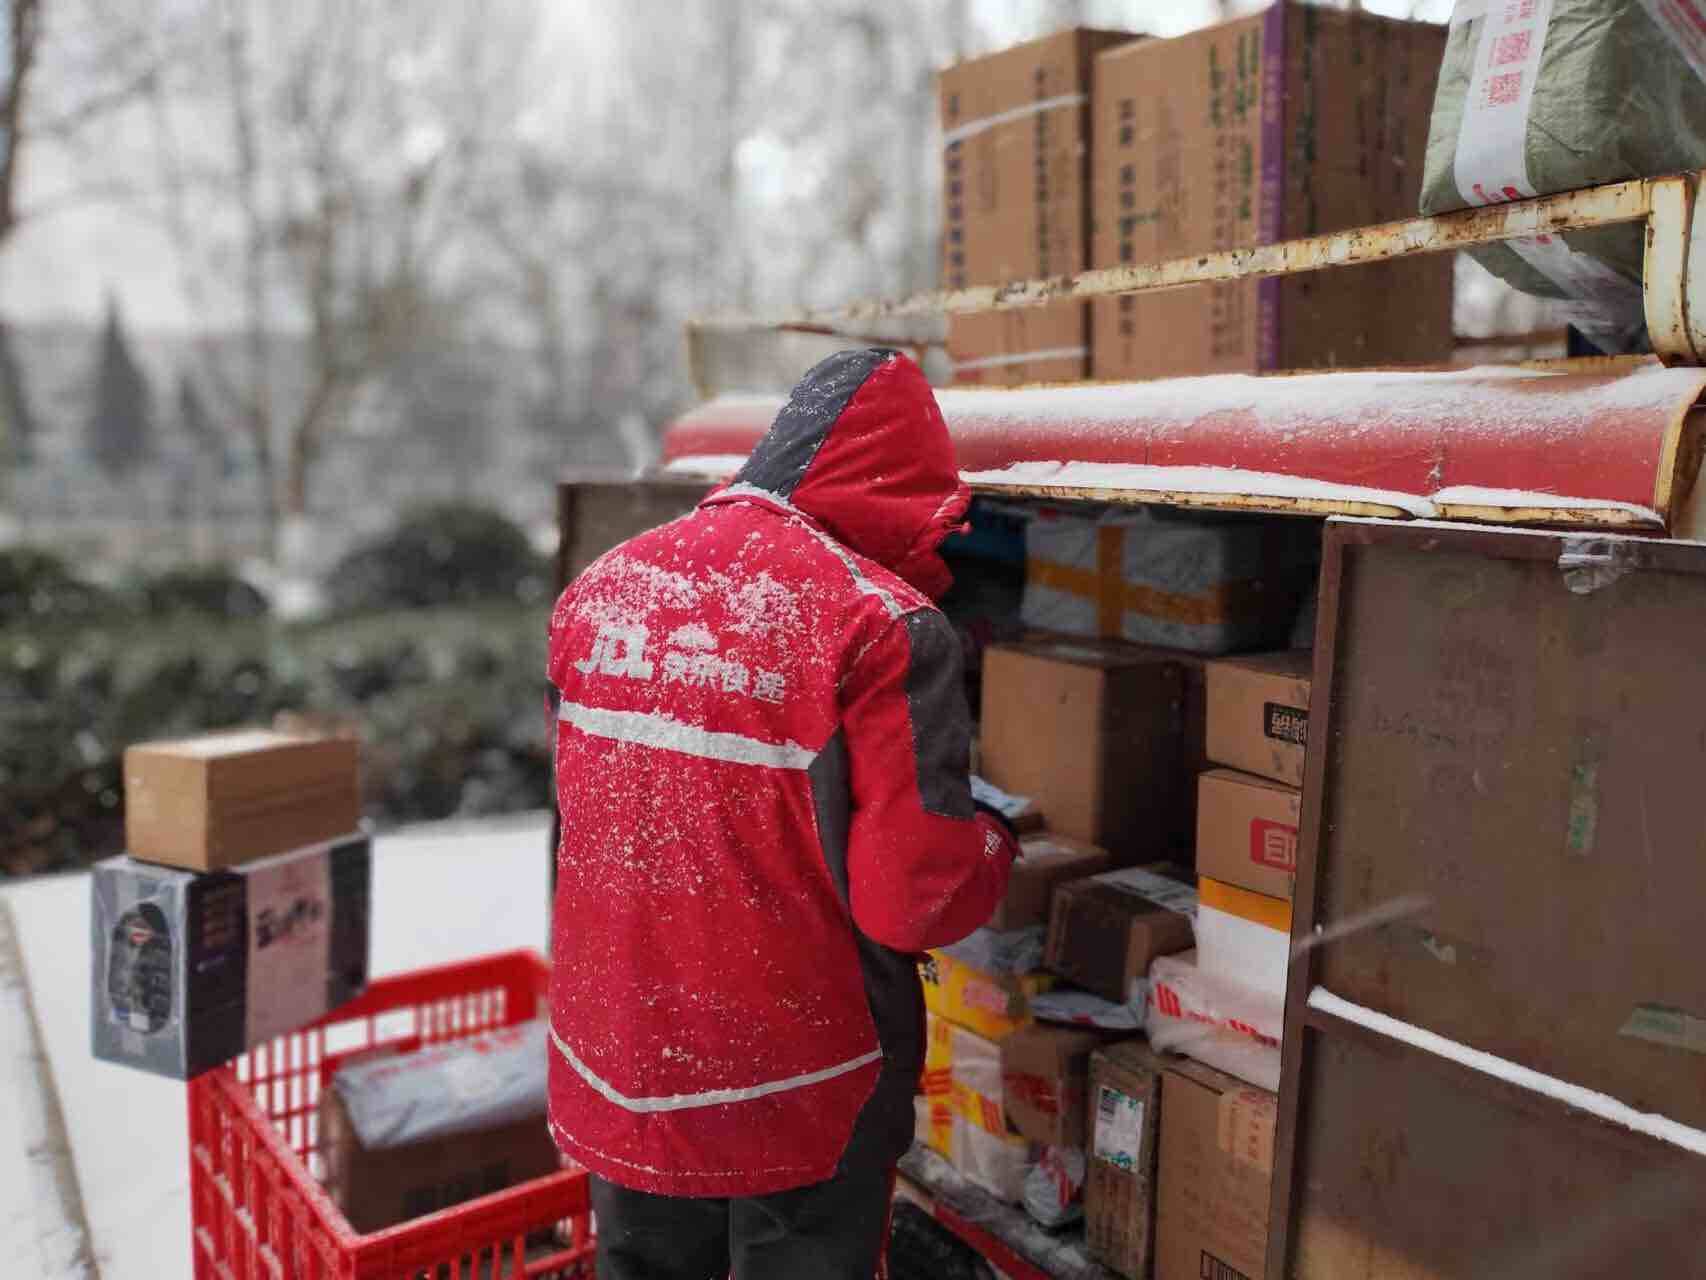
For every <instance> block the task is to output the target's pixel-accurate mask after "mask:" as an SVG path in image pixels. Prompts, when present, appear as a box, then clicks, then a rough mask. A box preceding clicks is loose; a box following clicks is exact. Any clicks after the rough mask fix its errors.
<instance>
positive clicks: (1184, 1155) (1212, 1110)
mask: <svg viewBox="0 0 1706 1280" xmlns="http://www.w3.org/2000/svg"><path fill="white" fill-rule="evenodd" d="M1278 1118H1279V1099H1278V1098H1277V1097H1275V1095H1273V1094H1271V1093H1268V1092H1267V1091H1266V1090H1263V1089H1253V1088H1251V1087H1250V1086H1249V1085H1246V1084H1244V1083H1242V1082H1241V1081H1238V1080H1235V1079H1234V1078H1233V1077H1231V1076H1229V1075H1225V1074H1223V1073H1222V1072H1219V1071H1216V1070H1214V1069H1213V1068H1212V1067H1205V1066H1203V1065H1202V1064H1201V1063H1197V1062H1190V1061H1183V1060H1175V1061H1172V1062H1170V1063H1169V1065H1168V1067H1167V1071H1166V1074H1165V1076H1164V1077H1163V1079H1162V1082H1161V1166H1160V1180H1159V1188H1160V1196H1159V1202H1158V1210H1157V1214H1156V1225H1155V1280H1200V1277H1203V1276H1214V1277H1217V1280H1235V1278H1236V1277H1246V1278H1247V1280H1263V1277H1264V1276H1265V1275H1266V1263H1267V1256H1266V1255H1267V1248H1268V1191H1269V1183H1270V1182H1271V1181H1272V1178H1273V1170H1274V1131H1275V1128H1276V1125H1277V1121H1278Z"/></svg>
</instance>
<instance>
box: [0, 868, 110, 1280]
mask: <svg viewBox="0 0 1706 1280" xmlns="http://www.w3.org/2000/svg"><path fill="white" fill-rule="evenodd" d="M0 1256H4V1257H5V1258H6V1260H7V1273H8V1274H16V1275H29V1276H34V1277H37V1280H84V1278H85V1277H88V1276H90V1275H91V1274H92V1272H91V1269H90V1261H91V1260H90V1256H89V1239H88V1234H87V1232H86V1231H85V1230H84V1226H83V1211H82V1206H81V1205H80V1204H79V1203H78V1201H77V1195H76V1179H75V1177H74V1175H73V1174H72V1171H71V1153H70V1151H69V1150H68V1149H67V1147H66V1143H65V1130H64V1127H63V1125H62V1124H61V1123H60V1115H59V1107H58V1104H57V1102H56V1100H55V1099H54V1096H53V1089H52V1076H51V1074H50V1073H49V1071H48V1066H47V1061H46V1059H45V1058H44V1057H43V1056H42V1053H41V1045H40V1040H39V1038H38V1036H37V1035H36V1028H35V1021H34V1019H33V1017H32V1015H31V1011H30V1002H29V993H28V989H27V987H26V986H25V981H24V967H23V956H22V955H21V953H20V952H19V951H18V948H17V937H16V933H15V932H14V930H13V928H12V915H11V912H10V911H9V910H8V909H7V907H6V902H5V900H4V899H3V898H0Z"/></svg>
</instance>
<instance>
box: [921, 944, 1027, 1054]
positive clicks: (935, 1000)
mask: <svg viewBox="0 0 1706 1280" xmlns="http://www.w3.org/2000/svg"><path fill="white" fill-rule="evenodd" d="M918 976H919V977H920V978H922V979H923V981H924V1007H925V1008H926V1009H928V1010H929V1011H930V1012H931V1013H933V1014H935V1015H936V1016H937V1017H938V1018H946V1019H947V1020H948V1021H949V1022H951V1023H953V1024H954V1025H955V1026H958V1027H964V1028H965V1029H966V1030H967V1031H972V1032H975V1033H976V1034H978V1035H980V1036H982V1037H984V1038H985V1039H986V1040H999V1039H1001V1038H1002V1037H1003V1036H1007V1035H1011V1034H1012V1033H1013V1032H1015V1031H1017V1030H1018V1029H1019V1028H1020V1027H1022V1026H1025V1025H1026V1024H1027V1023H1029V1022H1030V1020H1031V1009H1030V999H1031V997H1032V996H1034V995H1036V994H1037V993H1038V992H1040V991H1047V990H1048V989H1049V988H1051V987H1053V986H1054V984H1055V979H1054V976H1053V975H1052V974H1047V973H1027V974H1018V975H1014V974H996V973H985V972H984V971H982V970H980V969H976V968H973V967H972V966H971V965H969V964H967V963H965V961H963V960H956V959H955V958H954V957H953V956H951V955H949V954H948V953H947V952H945V951H931V952H928V953H926V954H925V956H924V958H923V959H922V960H920V961H919V962H918Z"/></svg>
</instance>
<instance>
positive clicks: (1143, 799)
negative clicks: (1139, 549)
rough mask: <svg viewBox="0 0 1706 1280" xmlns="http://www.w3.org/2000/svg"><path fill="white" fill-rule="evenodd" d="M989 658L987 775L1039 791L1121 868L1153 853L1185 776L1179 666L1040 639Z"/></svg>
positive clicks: (1012, 787)
mask: <svg viewBox="0 0 1706 1280" xmlns="http://www.w3.org/2000/svg"><path fill="white" fill-rule="evenodd" d="M983 661H984V666H983V716H982V721H983V729H982V735H983V771H984V776H985V777H987V778H988V779H989V780H990V781H991V782H993V783H994V784H995V785H996V786H998V787H1000V788H1002V789H1003V790H1005V791H1010V792H1015V793H1018V794H1020V795H1026V796H1030V797H1032V798H1033V799H1034V800H1035V801H1036V803H1037V806H1038V807H1039V808H1041V809H1042V811H1043V813H1045V814H1046V815H1047V816H1048V823H1049V828H1050V830H1052V831H1056V832H1058V833H1060V834H1061V835H1065V836H1069V837H1071V838H1072V839H1074V840H1081V841H1084V842H1086V843H1089V844H1093V845H1096V846H1098V847H1100V848H1103V849H1106V850H1107V851H1108V854H1109V857H1110V859H1111V860H1112V862H1113V864H1114V865H1115V866H1121V865H1129V864H1130V863H1133V862H1137V861H1142V860H1143V859H1144V856H1145V855H1146V854H1147V855H1149V856H1154V854H1155V852H1156V846H1157V844H1158V843H1162V844H1163V846H1164V839H1163V840H1158V838H1157V834H1156V833H1157V832H1167V831H1171V830H1173V829H1174V828H1175V827H1176V826H1177V821H1176V818H1177V814H1178V811H1179V810H1180V807H1181V801H1180V796H1181V795H1182V794H1184V793H1185V790H1186V785H1187V784H1186V779H1185V775H1184V761H1183V756H1182V748H1181V723H1182V708H1183V684H1182V680H1181V676H1180V673H1179V668H1178V667H1177V665H1175V664H1173V663H1170V662H1165V661H1162V660H1159V659H1157V658H1156V657H1155V656H1154V655H1153V654H1152V653H1145V652H1142V651H1137V652H1133V651H1131V650H1129V649H1127V648H1125V647H1123V646H1119V645H1107V644H1100V643H1097V642H1094V641H1088V642H1087V641H1078V640H1042V639H1039V640H1033V641H1027V642H1023V643H1020V644H1014V645H991V646H990V648H989V649H988V651H987V652H986V653H985V654H984V660H983ZM1162 851H1163V852H1164V851H1165V849H1164V847H1163V849H1162Z"/></svg>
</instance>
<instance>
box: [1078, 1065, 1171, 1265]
mask: <svg viewBox="0 0 1706 1280" xmlns="http://www.w3.org/2000/svg"><path fill="white" fill-rule="evenodd" d="M1167 1061H1168V1060H1167V1059H1164V1058H1163V1057H1162V1056H1161V1055H1160V1054H1158V1053H1156V1052H1155V1051H1154V1050H1153V1049H1151V1048H1150V1047H1149V1044H1148V1042H1147V1041H1143V1040H1127V1041H1123V1042H1121V1043H1120V1044H1116V1045H1111V1046H1109V1047H1108V1048H1106V1049H1099V1050H1097V1051H1096V1053H1094V1054H1093V1055H1091V1058H1090V1099H1089V1103H1090V1105H1089V1128H1090V1135H1089V1136H1090V1144H1089V1151H1088V1153H1087V1154H1088V1155H1089V1157H1090V1159H1089V1166H1090V1167H1089V1171H1088V1174H1087V1176H1086V1179H1085V1184H1084V1226H1085V1234H1086V1236H1087V1237H1088V1242H1089V1245H1090V1256H1091V1257H1092V1258H1094V1259H1096V1261H1098V1262H1100V1263H1102V1264H1104V1265H1105V1266H1108V1267H1112V1268H1113V1269H1114V1270H1115V1271H1117V1272H1119V1274H1120V1275H1122V1276H1126V1277H1127V1278H1128V1280H1148V1276H1149V1261H1150V1257H1151V1255H1152V1254H1153V1252H1154V1241H1155V1161H1156V1153H1157V1146H1158V1144H1157V1142H1156V1131H1157V1130H1158V1129H1159V1127H1160V1123H1161V1076H1162V1072H1163V1071H1164V1070H1165V1068H1166V1063H1167Z"/></svg>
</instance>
